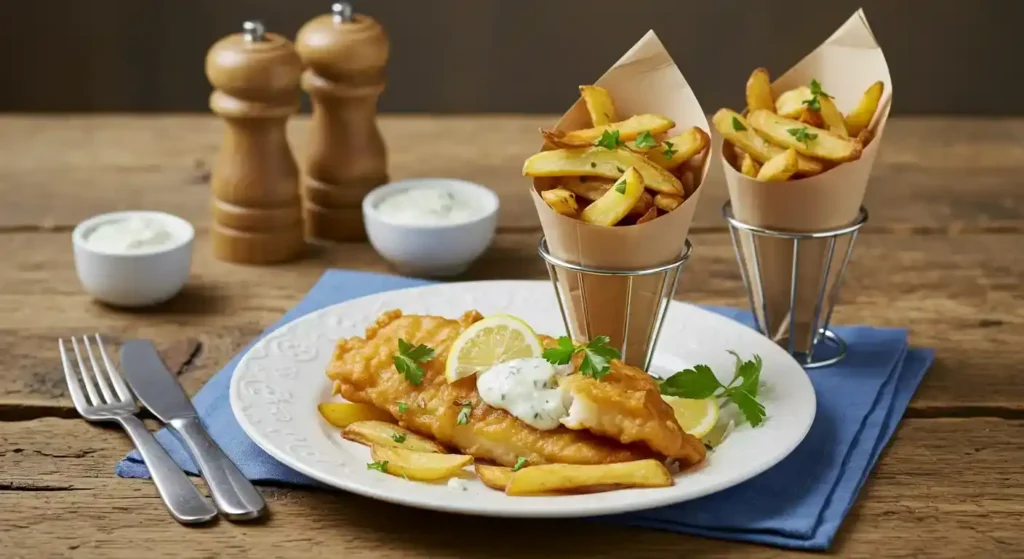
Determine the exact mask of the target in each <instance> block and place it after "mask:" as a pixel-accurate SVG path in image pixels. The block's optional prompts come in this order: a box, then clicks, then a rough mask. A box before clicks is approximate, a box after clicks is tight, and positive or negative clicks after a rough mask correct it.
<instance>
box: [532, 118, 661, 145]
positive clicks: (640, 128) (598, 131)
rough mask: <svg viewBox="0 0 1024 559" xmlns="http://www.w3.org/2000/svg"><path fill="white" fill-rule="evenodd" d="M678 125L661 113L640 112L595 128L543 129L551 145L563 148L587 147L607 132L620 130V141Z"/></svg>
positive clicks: (542, 133) (656, 132) (543, 134)
mask: <svg viewBox="0 0 1024 559" xmlns="http://www.w3.org/2000/svg"><path fill="white" fill-rule="evenodd" d="M675 125H676V123H675V122H672V120H670V119H668V118H665V117H663V116H661V115H655V114H640V115H636V116H632V117H629V118H627V119H626V120H623V121H621V122H613V123H610V124H604V125H601V126H595V127H593V128H584V129H582V130H573V131H572V132H565V131H562V130H541V131H540V133H541V135H542V136H544V139H545V140H546V141H547V142H548V143H550V144H551V145H555V146H558V147H563V148H573V147H586V146H592V145H594V144H595V143H596V142H597V141H598V140H599V139H600V138H601V136H602V135H603V134H604V133H605V132H618V133H619V141H620V142H623V143H624V142H628V141H630V140H635V139H636V137H637V136H639V135H640V134H641V133H643V132H650V133H651V134H661V133H663V132H667V131H669V130H671V129H672V128H674V127H675Z"/></svg>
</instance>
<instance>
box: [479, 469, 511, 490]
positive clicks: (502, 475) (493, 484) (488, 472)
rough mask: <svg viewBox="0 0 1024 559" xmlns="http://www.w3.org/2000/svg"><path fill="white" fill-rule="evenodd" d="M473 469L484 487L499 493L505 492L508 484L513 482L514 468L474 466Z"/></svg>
mask: <svg viewBox="0 0 1024 559" xmlns="http://www.w3.org/2000/svg"><path fill="white" fill-rule="evenodd" d="M473 469H474V470H476V475H477V476H478V477H479V478H480V481H482V482H483V483H484V485H486V486H487V487H490V488H491V489H497V490H498V491H504V490H505V488H506V487H508V482H509V481H511V480H512V473H513V472H512V468H506V467H505V466H488V465H486V464H473Z"/></svg>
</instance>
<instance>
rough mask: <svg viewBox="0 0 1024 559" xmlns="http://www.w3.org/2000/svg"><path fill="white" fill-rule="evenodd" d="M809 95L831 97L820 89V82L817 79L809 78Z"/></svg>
mask: <svg viewBox="0 0 1024 559" xmlns="http://www.w3.org/2000/svg"><path fill="white" fill-rule="evenodd" d="M811 95H813V96H815V97H818V96H821V97H828V98H829V99H831V98H832V96H831V95H829V94H828V93H825V92H824V91H822V89H821V84H820V83H818V80H814V79H812V80H811Z"/></svg>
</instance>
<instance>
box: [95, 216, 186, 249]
mask: <svg viewBox="0 0 1024 559" xmlns="http://www.w3.org/2000/svg"><path fill="white" fill-rule="evenodd" d="M174 241H175V237H174V234H173V233H171V230H170V229H169V228H168V227H167V225H166V224H165V223H164V222H162V221H161V220H159V219H153V218H149V217H142V216H133V217H126V218H123V219H115V220H111V221H108V222H105V223H103V224H101V225H99V226H97V227H96V228H95V229H93V230H92V231H90V232H89V233H88V234H87V235H86V237H85V242H86V243H87V244H88V245H89V246H90V247H92V248H93V249H95V250H99V251H103V252H113V253H125V254H127V253H134V252H146V251H150V250H156V249H160V248H163V247H166V246H168V245H170V244H173V243H174Z"/></svg>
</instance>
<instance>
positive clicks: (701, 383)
mask: <svg viewBox="0 0 1024 559" xmlns="http://www.w3.org/2000/svg"><path fill="white" fill-rule="evenodd" d="M660 387H661V393H662V394H664V395H666V396H678V397H680V398H690V399H693V400H702V399H704V398H710V397H712V396H714V395H715V391H716V390H718V389H719V388H725V387H724V386H722V383H721V382H718V377H716V376H715V373H714V372H713V371H712V370H711V367H708V366H707V365H697V366H695V367H694V368H692V369H685V370H682V371H679V372H678V373H676V374H674V375H672V376H670V377H668V378H667V379H665V380H663V381H661V385H660Z"/></svg>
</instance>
